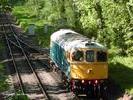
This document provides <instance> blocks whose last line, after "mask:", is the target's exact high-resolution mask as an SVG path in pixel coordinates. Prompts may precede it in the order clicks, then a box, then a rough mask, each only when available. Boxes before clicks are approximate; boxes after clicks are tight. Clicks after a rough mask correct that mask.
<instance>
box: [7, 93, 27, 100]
mask: <svg viewBox="0 0 133 100" xmlns="http://www.w3.org/2000/svg"><path fill="white" fill-rule="evenodd" d="M7 100H30V99H29V98H28V96H27V95H23V94H21V93H17V94H15V95H13V96H10V97H8V98H7Z"/></svg>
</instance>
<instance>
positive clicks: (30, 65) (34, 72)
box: [10, 26, 50, 100]
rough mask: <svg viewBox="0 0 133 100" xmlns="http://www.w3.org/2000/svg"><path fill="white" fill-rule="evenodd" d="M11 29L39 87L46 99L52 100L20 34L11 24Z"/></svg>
mask: <svg viewBox="0 0 133 100" xmlns="http://www.w3.org/2000/svg"><path fill="white" fill-rule="evenodd" d="M10 29H11V31H12V33H13V35H14V37H15V39H16V41H17V43H18V46H19V47H20V48H21V51H22V53H23V56H24V57H25V59H26V61H27V63H28V65H29V67H30V69H31V70H32V72H33V75H34V77H35V78H36V81H37V83H38V85H39V87H40V89H41V91H42V93H43V95H44V97H45V99H47V100H50V96H49V95H48V93H47V91H46V89H45V88H44V86H43V84H42V82H41V79H40V78H39V76H38V74H37V72H36V71H35V69H34V68H33V66H32V64H31V62H30V60H29V58H28V56H27V55H26V52H25V50H24V49H23V47H22V45H21V43H20V41H19V38H18V36H17V35H16V33H15V31H14V29H13V28H12V26H10Z"/></svg>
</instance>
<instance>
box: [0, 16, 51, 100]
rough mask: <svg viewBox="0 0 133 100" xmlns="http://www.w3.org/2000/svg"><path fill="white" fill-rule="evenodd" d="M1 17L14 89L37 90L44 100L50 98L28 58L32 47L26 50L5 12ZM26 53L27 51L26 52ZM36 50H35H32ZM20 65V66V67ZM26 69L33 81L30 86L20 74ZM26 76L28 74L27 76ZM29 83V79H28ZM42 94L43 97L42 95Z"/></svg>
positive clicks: (25, 92)
mask: <svg viewBox="0 0 133 100" xmlns="http://www.w3.org/2000/svg"><path fill="white" fill-rule="evenodd" d="M0 18H1V22H0V24H1V31H2V33H4V36H5V40H6V44H7V47H8V51H9V56H10V57H11V59H12V64H11V65H12V66H13V67H14V73H15V74H16V79H17V80H16V79H15V80H16V82H17V84H15V90H16V91H21V92H22V94H27V95H28V94H29V95H30V93H29V91H30V92H32V94H33V93H34V92H35V93H37V91H38V92H39V95H41V98H43V99H44V98H45V99H46V100H50V97H49V95H48V94H47V92H46V90H45V87H44V86H43V84H42V82H41V79H40V78H39V76H38V74H37V72H36V71H35V70H34V68H33V66H32V64H31V61H30V60H29V57H28V53H30V51H33V49H32V48H31V49H30V48H28V49H30V51H29V50H28V51H27V48H26V46H28V45H26V43H24V42H23V41H22V40H21V39H19V38H18V36H17V33H15V31H14V29H13V27H12V26H11V23H10V20H8V18H7V16H6V14H5V13H4V14H0ZM26 51H27V52H28V53H27V52H26ZM34 51H36V50H34ZM17 57H23V58H24V60H23V61H19V62H17V61H16V59H17ZM20 66H21V67H20ZM23 66H24V67H23ZM25 71H27V72H28V73H29V74H30V73H32V75H30V77H29V78H33V81H34V82H33V83H34V84H35V85H34V86H32V87H28V86H26V84H25V83H28V80H24V76H23V75H22V74H23V72H25ZM27 77H28V76H27ZM29 83H30V81H29ZM42 95H43V97H42Z"/></svg>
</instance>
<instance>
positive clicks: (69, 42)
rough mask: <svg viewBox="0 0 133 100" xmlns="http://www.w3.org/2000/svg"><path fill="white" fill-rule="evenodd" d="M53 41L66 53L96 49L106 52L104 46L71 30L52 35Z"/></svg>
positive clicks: (63, 30)
mask: <svg viewBox="0 0 133 100" xmlns="http://www.w3.org/2000/svg"><path fill="white" fill-rule="evenodd" d="M51 41H53V42H56V43H57V44H59V45H60V46H61V47H62V48H64V49H65V50H66V51H67V50H70V49H72V48H75V49H76V48H96V49H104V50H106V48H105V47H104V46H103V45H101V44H99V43H97V42H93V41H91V40H90V39H89V38H87V37H85V36H83V35H81V34H79V33H77V32H74V31H72V30H70V29H60V30H59V31H57V32H55V33H53V34H52V35H51Z"/></svg>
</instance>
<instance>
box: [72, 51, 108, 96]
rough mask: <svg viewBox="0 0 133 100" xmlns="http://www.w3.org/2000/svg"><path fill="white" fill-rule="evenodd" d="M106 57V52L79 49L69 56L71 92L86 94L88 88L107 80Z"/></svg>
mask: <svg viewBox="0 0 133 100" xmlns="http://www.w3.org/2000/svg"><path fill="white" fill-rule="evenodd" d="M107 56H108V53H107V51H106V50H100V49H79V50H75V51H74V52H72V53H71V55H70V68H71V71H70V76H71V84H72V91H76V92H78V93H79V94H80V93H86V92H87V91H88V88H90V87H91V88H94V86H98V85H100V84H102V83H103V82H104V81H105V80H106V79H107V78H108V63H107ZM81 87H82V88H81ZM86 89H87V90H86ZM92 90H94V89H92Z"/></svg>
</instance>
